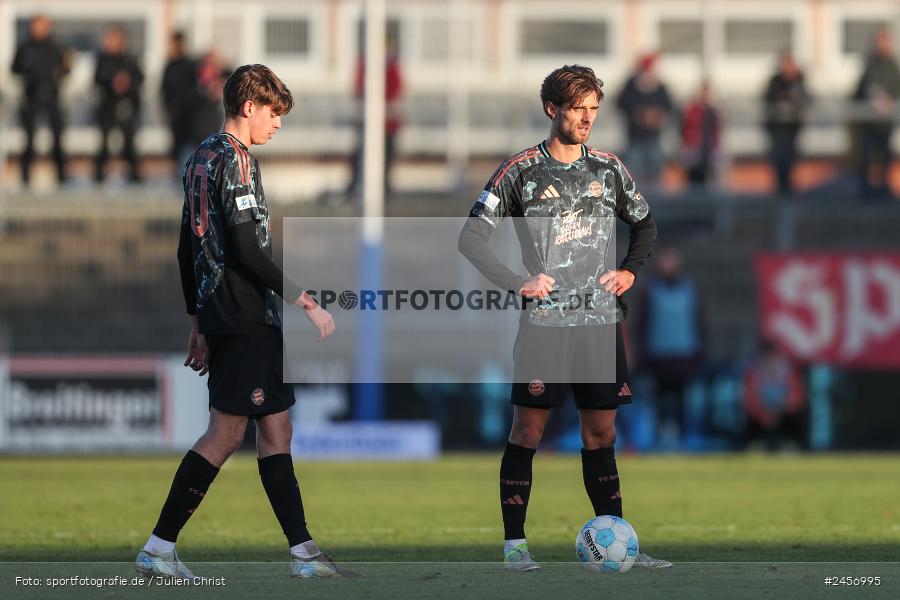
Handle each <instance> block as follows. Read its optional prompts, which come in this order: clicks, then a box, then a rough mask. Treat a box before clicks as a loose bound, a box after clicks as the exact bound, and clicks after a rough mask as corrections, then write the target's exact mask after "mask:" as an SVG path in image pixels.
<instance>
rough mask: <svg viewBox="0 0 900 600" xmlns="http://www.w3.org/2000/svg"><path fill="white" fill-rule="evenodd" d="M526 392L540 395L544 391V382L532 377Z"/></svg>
mask: <svg viewBox="0 0 900 600" xmlns="http://www.w3.org/2000/svg"><path fill="white" fill-rule="evenodd" d="M528 393H529V394H531V395H532V396H540V395H541V394H543V393H544V382H543V381H541V380H540V379H532V380H531V382H530V383H529V384H528Z"/></svg>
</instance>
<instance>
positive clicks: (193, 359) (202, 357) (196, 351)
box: [184, 329, 209, 377]
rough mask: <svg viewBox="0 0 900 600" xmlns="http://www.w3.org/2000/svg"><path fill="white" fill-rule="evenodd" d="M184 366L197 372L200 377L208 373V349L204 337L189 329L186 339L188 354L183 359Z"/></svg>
mask: <svg viewBox="0 0 900 600" xmlns="http://www.w3.org/2000/svg"><path fill="white" fill-rule="evenodd" d="M184 366H186V367H190V368H192V369H193V370H195V371H198V373H197V374H198V375H200V376H201V377H202V376H203V375H206V374H207V373H208V372H209V347H208V346H207V345H206V336H204V335H203V334H202V333H199V332H198V331H197V330H196V329H191V336H190V337H189V338H188V354H187V358H186V359H184Z"/></svg>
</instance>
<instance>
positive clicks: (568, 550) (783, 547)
mask: <svg viewBox="0 0 900 600" xmlns="http://www.w3.org/2000/svg"><path fill="white" fill-rule="evenodd" d="M530 546H531V548H530V549H531V551H532V552H533V553H534V555H535V557H536V558H537V559H538V560H540V561H548V562H569V561H574V560H575V550H574V544H573V545H571V546H569V545H561V544H541V543H540V540H532V541H531V542H530ZM139 549H140V548H138V547H126V546H122V547H99V548H90V547H79V548H67V547H66V546H65V544H64V543H59V542H57V544H54V545H49V544H48V546H47V547H45V548H34V547H31V548H16V547H10V546H8V545H7V546H4V547H0V562H122V561H130V560H133V558H134V556H135V555H136V554H137V552H138V550H139ZM643 549H644V550H646V551H647V552H648V553H650V554H651V555H653V556H657V557H660V558H665V559H667V560H671V561H673V562H682V563H688V562H723V563H746V562H760V563H769V562H819V563H842V562H900V542H898V543H893V544H892V543H883V544H858V545H845V544H839V543H834V544H813V543H809V542H804V543H796V544H772V543H757V544H738V543H729V542H716V543H705V544H674V545H673V544H659V545H656V546H652V547H650V546H648V547H646V548H643ZM178 550H179V554H180V555H181V556H182V559H183V560H185V561H187V562H191V561H194V562H280V561H284V560H285V559H286V554H287V548H285V547H284V546H281V545H265V546H246V545H241V546H237V545H236V546H233V547H223V546H208V545H202V544H192V543H191V542H190V539H189V538H188V539H186V540H183V541H182V542H180V543H179V544H178ZM325 550H326V551H327V552H329V553H330V554H332V555H334V557H335V558H336V559H338V560H341V561H344V562H398V563H422V562H433V563H444V562H484V563H491V562H498V561H500V560H501V559H502V556H501V555H502V552H501V551H502V546H501V545H500V544H496V545H462V546H452V545H446V546H427V547H410V546H395V545H391V544H390V540H385V544H384V545H380V546H374V545H366V546H358V545H351V544H346V545H345V544H330V545H328V546H327V547H325Z"/></svg>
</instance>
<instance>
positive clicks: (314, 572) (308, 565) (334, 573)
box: [291, 552, 341, 579]
mask: <svg viewBox="0 0 900 600" xmlns="http://www.w3.org/2000/svg"><path fill="white" fill-rule="evenodd" d="M340 576H341V572H340V571H339V570H338V568H337V565H335V564H334V561H333V560H331V557H330V556H328V555H327V554H325V553H324V552H319V553H318V554H316V555H315V556H313V557H311V558H301V557H299V556H297V555H296V554H291V577H300V578H303V579H311V578H315V577H319V578H321V577H340Z"/></svg>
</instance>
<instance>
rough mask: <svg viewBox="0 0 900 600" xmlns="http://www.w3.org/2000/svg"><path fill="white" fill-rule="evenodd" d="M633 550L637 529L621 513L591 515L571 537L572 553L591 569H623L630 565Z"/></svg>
mask: <svg viewBox="0 0 900 600" xmlns="http://www.w3.org/2000/svg"><path fill="white" fill-rule="evenodd" d="M637 554H638V538H637V533H635V531H634V528H633V527H632V526H631V525H630V524H629V523H628V521H626V520H625V519H623V518H621V517H615V516H612V515H602V516H599V517H594V518H593V519H591V520H590V521H588V522H587V523H585V524H584V527H582V528H581V530H580V531H579V532H578V537H577V538H576V539H575V555H576V556H577V557H578V560H579V561H580V562H581V564H582V565H583V566H584V567H586V568H587V569H590V570H592V571H602V572H606V573H625V572H626V571H628V570H629V569H631V567H632V566H633V565H634V560H635V558H637Z"/></svg>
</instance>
